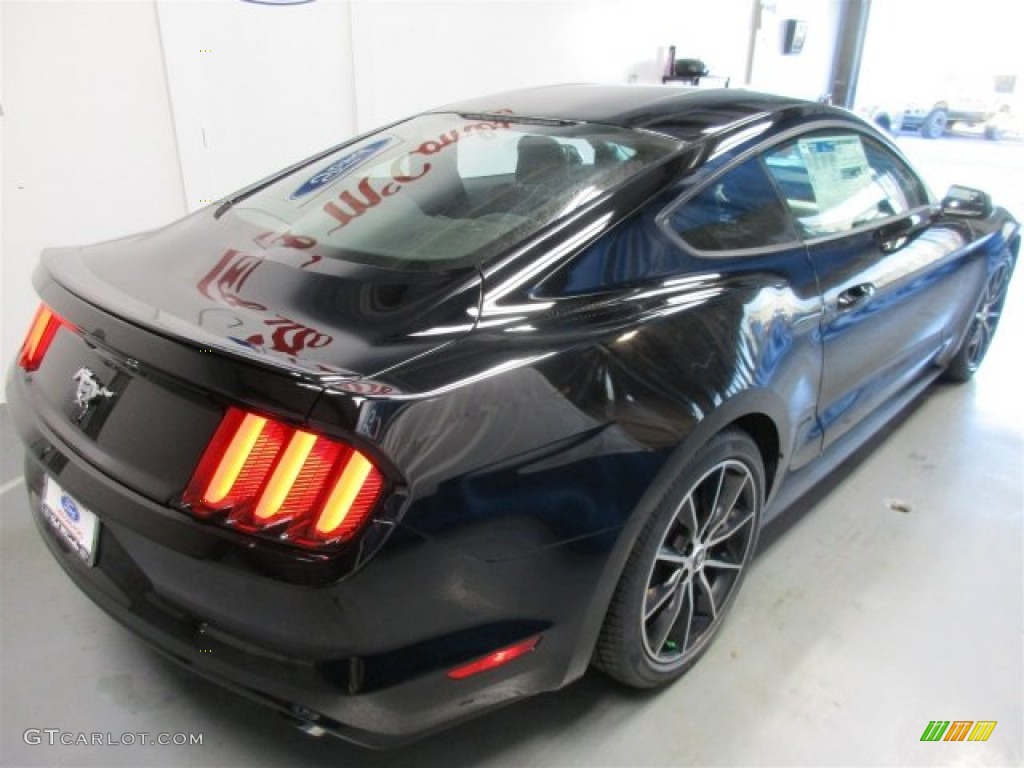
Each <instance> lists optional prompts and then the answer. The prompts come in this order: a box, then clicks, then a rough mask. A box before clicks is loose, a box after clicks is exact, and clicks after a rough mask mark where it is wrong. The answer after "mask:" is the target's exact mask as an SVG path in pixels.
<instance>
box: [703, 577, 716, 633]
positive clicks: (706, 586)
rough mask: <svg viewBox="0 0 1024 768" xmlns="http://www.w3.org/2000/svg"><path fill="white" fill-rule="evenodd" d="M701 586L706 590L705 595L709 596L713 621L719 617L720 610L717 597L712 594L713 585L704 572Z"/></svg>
mask: <svg viewBox="0 0 1024 768" xmlns="http://www.w3.org/2000/svg"><path fill="white" fill-rule="evenodd" d="M700 585H701V587H702V588H703V590H704V594H705V595H707V598H708V605H709V606H710V607H711V619H712V621H713V620H714V619H716V618H717V617H718V608H717V607H716V606H715V596H714V594H713V593H712V592H711V583H710V582H709V581H708V576H707V574H706V573H704V571H701V572H700Z"/></svg>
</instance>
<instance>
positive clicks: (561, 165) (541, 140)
mask: <svg viewBox="0 0 1024 768" xmlns="http://www.w3.org/2000/svg"><path fill="white" fill-rule="evenodd" d="M516 153H517V157H516V181H517V182H519V183H520V184H544V183H547V182H549V181H556V180H557V179H559V178H564V176H565V173H566V171H567V170H568V168H569V157H568V155H566V153H565V152H563V151H562V147H561V145H560V144H559V143H558V142H557V141H555V140H554V139H552V138H551V137H550V136H523V138H521V139H520V140H519V143H518V144H517V145H516Z"/></svg>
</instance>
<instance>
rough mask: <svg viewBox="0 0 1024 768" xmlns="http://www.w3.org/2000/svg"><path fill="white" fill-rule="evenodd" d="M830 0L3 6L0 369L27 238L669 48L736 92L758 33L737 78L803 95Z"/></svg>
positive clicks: (654, 68)
mask: <svg viewBox="0 0 1024 768" xmlns="http://www.w3.org/2000/svg"><path fill="white" fill-rule="evenodd" d="M838 3H839V0H716V2H714V3H709V2H706V0H631V2H628V3H627V2H624V1H623V0H420V1H416V0H315V2H309V3H306V4H302V5H293V6H273V5H261V4H256V3H249V2H242V1H241V0H205V1H204V2H196V1H195V0H120V1H115V2H93V1H92V0H77V1H74V2H52V1H51V0H2V2H0V19H2V24H0V43H2V46H3V51H2V56H0V58H2V59H3V68H2V76H0V83H2V93H0V104H2V106H3V109H4V117H3V118H0V120H2V123H3V125H2V128H0V130H2V134H0V141H2V148H3V165H2V171H3V183H2V195H3V197H2V223H3V233H2V243H0V248H2V252H0V267H2V269H0V278H2V279H0V293H2V299H3V311H2V313H0V315H2V318H3V322H2V325H0V360H2V361H3V368H4V369H5V370H6V367H7V366H8V365H9V363H10V361H11V360H12V359H13V357H14V355H15V353H16V351H17V349H18V346H19V344H20V343H21V338H22V335H23V333H24V330H25V328H26V327H27V324H28V322H29V319H30V318H31V315H32V312H33V311H34V309H35V306H36V303H37V299H36V298H35V295H34V292H33V291H32V289H31V284H30V275H31V272H32V269H33V267H34V265H35V263H36V261H37V259H38V255H39V251H40V250H41V249H42V248H44V247H47V246H54V245H72V244H84V243H90V242H96V241H101V240H105V239H110V238H114V237H118V236H121V235H126V234H129V233H133V232H138V231H141V230H145V229H149V228H153V227H157V226H160V225H162V224H164V223H167V222H169V221H172V220H173V219H175V218H177V217H179V216H181V215H183V214H185V213H186V212H188V211H193V210H196V209H198V208H201V207H202V206H204V205H206V204H207V203H208V201H211V200H216V199H218V198H220V197H222V196H224V195H226V194H228V193H230V192H231V191H232V190H234V189H237V188H238V187H240V186H242V185H244V184H246V183H248V182H250V181H252V180H255V179H257V178H260V177H261V176H264V175H266V174H267V173H270V172H271V171H273V170H275V169H277V168H281V167H283V166H285V165H287V164H289V163H291V162H294V161H296V160H299V159H301V158H303V157H306V156H308V155H310V154H312V153H313V152H315V151H317V150H319V149H322V148H324V147H326V146H329V145H331V144H333V143H336V142H339V141H342V140H344V139H346V138H348V137H350V136H352V135H353V134H355V133H357V132H359V131H363V130H368V129H370V128H373V127H375V126H377V125H380V124H382V123H384V122H387V121H390V120H394V119H397V118H400V117H402V116H404V115H407V114H410V113H412V112H415V111H417V110H421V109H427V108H431V107H435V106H440V105H443V104H445V103H448V102H451V101H455V100H459V99H463V98H467V97H472V96H478V95H481V94H485V93H493V92H496V91H501V90H507V89H511V88H520V87H528V86H535V85H548V84H552V83H559V82H580V81H586V82H611V83H627V82H641V83H643V82H646V83H654V82H659V81H660V76H661V73H662V72H663V70H664V66H665V58H666V55H667V50H668V46H670V45H675V46H676V55H677V56H678V57H679V58H701V59H704V60H705V61H706V62H707V63H708V65H709V66H710V68H711V70H712V72H713V73H714V74H717V75H724V76H728V77H730V78H731V79H732V85H733V86H738V85H743V83H744V82H745V80H746V77H747V72H748V70H749V69H750V63H751V62H750V59H749V57H750V46H751V41H752V40H755V41H756V46H755V50H754V56H755V60H754V66H753V72H754V79H753V81H754V84H755V85H757V86H758V87H761V88H764V89H767V90H778V91H783V92H786V93H790V94H793V95H798V96H805V97H812V98H813V97H816V96H817V95H819V94H820V93H822V92H823V90H825V87H826V83H827V78H828V73H829V71H830V68H831V55H832V48H831V43H829V44H826V41H827V40H829V39H830V38H829V35H830V34H832V33H834V28H835V24H836V19H837V16H838V10H837V9H838ZM756 10H759V11H760V12H759V13H756V12H755V11H756ZM789 16H792V17H796V18H802V19H805V20H807V21H808V24H809V29H808V36H807V46H806V48H805V51H804V53H803V54H801V56H798V57H784V56H782V53H781V23H780V20H781V19H783V18H787V17H789ZM755 18H760V20H761V24H760V28H759V31H756V34H755V28H754V27H753V22H754V20H755ZM830 30H831V32H830ZM154 279H159V277H158V276H154ZM2 397H3V395H2V394H0V398H2ZM0 402H2V399H0Z"/></svg>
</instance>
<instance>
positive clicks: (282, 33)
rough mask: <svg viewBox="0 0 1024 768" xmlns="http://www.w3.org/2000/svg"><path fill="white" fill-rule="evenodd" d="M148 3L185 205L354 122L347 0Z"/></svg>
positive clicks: (330, 139)
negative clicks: (156, 22)
mask: <svg viewBox="0 0 1024 768" xmlns="http://www.w3.org/2000/svg"><path fill="white" fill-rule="evenodd" d="M157 9H158V13H159V19H160V30H161V38H162V43H163V53H164V58H165V61H166V68H167V82H168V85H169V88H170V94H171V100H172V103H173V104H174V125H175V128H176V131H177V136H178V143H179V147H180V150H181V171H182V175H183V178H184V184H185V190H186V195H187V198H188V207H189V210H194V209H196V208H201V207H202V206H203V205H205V204H206V203H208V202H210V201H211V200H216V199H218V198H220V197H223V196H224V195H226V194H228V193H230V192H232V191H234V190H236V189H238V188H239V187H242V186H244V185H246V184H248V183H250V182H252V181H255V180H256V179H258V178H260V177H262V176H265V175H267V174H269V173H272V172H273V171H276V170H278V169H280V168H283V167H285V166H287V165H290V164H291V163H294V162H296V161H297V160H301V159H303V158H304V157H308V156H309V155H311V154H313V153H314V152H317V151H319V150H321V149H323V148H324V147H328V146H330V145H331V144H335V143H337V142H338V141H340V140H341V139H343V138H346V137H348V136H350V135H352V134H353V132H354V131H355V121H354V112H353V105H354V99H355V94H354V88H355V81H354V79H353V76H352V45H351V31H350V29H349V7H348V2H345V1H339V0H331V1H330V2H325V1H324V0H321V1H320V2H314V3H307V4H305V5H296V6H289V7H275V6H272V5H261V4H256V3H243V2H239V0H213V1H211V0H207V2H181V0H158V2H157Z"/></svg>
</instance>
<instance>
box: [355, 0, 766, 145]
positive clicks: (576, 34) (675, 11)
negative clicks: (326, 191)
mask: <svg viewBox="0 0 1024 768" xmlns="http://www.w3.org/2000/svg"><path fill="white" fill-rule="evenodd" d="M751 8H752V0H716V2H706V1H704V0H629V2H626V1H625V0H442V1H431V2H425V1H424V0H352V24H353V29H354V31H355V35H354V39H353V44H354V51H355V73H356V82H357V84H358V89H357V95H356V109H357V121H358V125H359V127H360V129H369V128H371V127H373V126H375V125H379V124H381V123H383V122H386V121H389V120H393V119H397V118H400V117H402V116H403V115H406V114H409V113H411V112H415V111H417V110H421V109H429V108H431V107H437V106H441V105H443V104H446V103H448V102H451V101H455V100H458V99H462V98H466V97H472V96H480V95H483V94H487V93H494V92H497V91H501V90H508V89H511V88H523V87H529V86H534V85H550V84H552V83H564V82H581V81H584V82H609V83H626V82H629V81H630V80H632V79H634V78H635V80H636V81H637V82H652V83H654V82H660V81H661V74H662V72H663V71H664V57H665V55H666V49H667V47H668V46H669V45H675V46H676V55H677V56H678V57H679V58H703V59H704V60H705V61H706V62H707V63H708V64H709V65H710V67H711V69H712V71H714V72H715V73H721V74H724V75H731V76H733V78H734V82H737V81H739V80H742V78H743V74H744V71H745V68H746V56H747V48H748V44H749V30H750V19H751V16H752V13H751Z"/></svg>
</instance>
